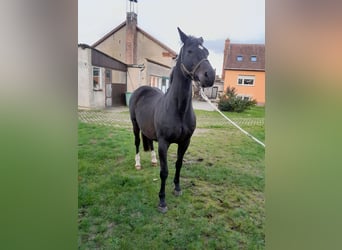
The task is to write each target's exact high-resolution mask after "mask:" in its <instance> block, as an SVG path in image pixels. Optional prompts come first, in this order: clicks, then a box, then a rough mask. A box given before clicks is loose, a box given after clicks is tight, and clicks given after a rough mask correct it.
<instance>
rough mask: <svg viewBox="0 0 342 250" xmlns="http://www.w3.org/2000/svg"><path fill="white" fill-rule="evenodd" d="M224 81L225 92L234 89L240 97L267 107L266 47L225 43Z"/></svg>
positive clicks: (227, 41) (228, 41) (262, 45)
mask: <svg viewBox="0 0 342 250" xmlns="http://www.w3.org/2000/svg"><path fill="white" fill-rule="evenodd" d="M222 79H223V80H224V91H226V89H227V87H228V86H230V87H234V88H235V89H236V93H237V94H238V96H241V97H242V98H248V99H255V100H256V101H257V104H258V105H265V45H264V44H236V43H230V40H229V39H227V40H226V41H225V47H224V57H223V69H222Z"/></svg>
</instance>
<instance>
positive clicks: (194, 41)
mask: <svg viewBox="0 0 342 250" xmlns="http://www.w3.org/2000/svg"><path fill="white" fill-rule="evenodd" d="M178 32H179V36H180V39H181V41H182V42H183V47H182V48H181V51H180V53H179V54H180V55H179V60H180V64H181V69H182V71H183V74H184V75H185V76H186V77H189V78H191V79H192V80H194V81H196V82H199V84H200V86H201V87H203V88H205V87H211V86H213V84H214V81H215V70H214V69H213V67H212V66H211V64H210V62H209V60H208V55H209V51H208V50H207V48H205V47H204V46H203V38H202V37H200V38H196V37H193V36H188V35H186V34H185V33H184V32H183V31H181V29H180V28H178Z"/></svg>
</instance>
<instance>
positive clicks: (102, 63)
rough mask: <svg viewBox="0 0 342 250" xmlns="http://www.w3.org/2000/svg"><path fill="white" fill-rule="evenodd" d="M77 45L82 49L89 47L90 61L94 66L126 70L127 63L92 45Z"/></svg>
mask: <svg viewBox="0 0 342 250" xmlns="http://www.w3.org/2000/svg"><path fill="white" fill-rule="evenodd" d="M78 47H80V48H82V49H90V50H91V51H92V56H91V63H92V65H94V66H99V67H105V68H111V69H116V70H121V71H127V64H125V63H124V62H121V61H119V60H118V59H116V58H113V57H111V56H109V55H107V54H105V53H103V52H102V51H100V50H98V49H96V48H94V47H92V46H89V45H88V44H84V43H80V44H78Z"/></svg>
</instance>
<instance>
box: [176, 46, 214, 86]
mask: <svg viewBox="0 0 342 250" xmlns="http://www.w3.org/2000/svg"><path fill="white" fill-rule="evenodd" d="M182 54H183V47H182V49H181V53H180V62H181V70H182V72H183V75H184V76H185V77H186V76H187V75H188V76H190V78H191V80H193V81H195V78H194V77H195V73H196V70H197V69H198V68H199V66H200V65H201V63H202V62H204V61H209V60H208V59H207V58H203V59H202V60H200V61H199V62H198V63H197V64H196V65H195V67H194V68H193V69H192V70H191V71H190V70H188V69H187V68H186V66H185V65H184V63H183V62H182Z"/></svg>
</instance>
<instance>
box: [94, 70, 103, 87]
mask: <svg viewBox="0 0 342 250" xmlns="http://www.w3.org/2000/svg"><path fill="white" fill-rule="evenodd" d="M101 88H102V80H101V68H99V67H93V89H94V90H100V89H101Z"/></svg>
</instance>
